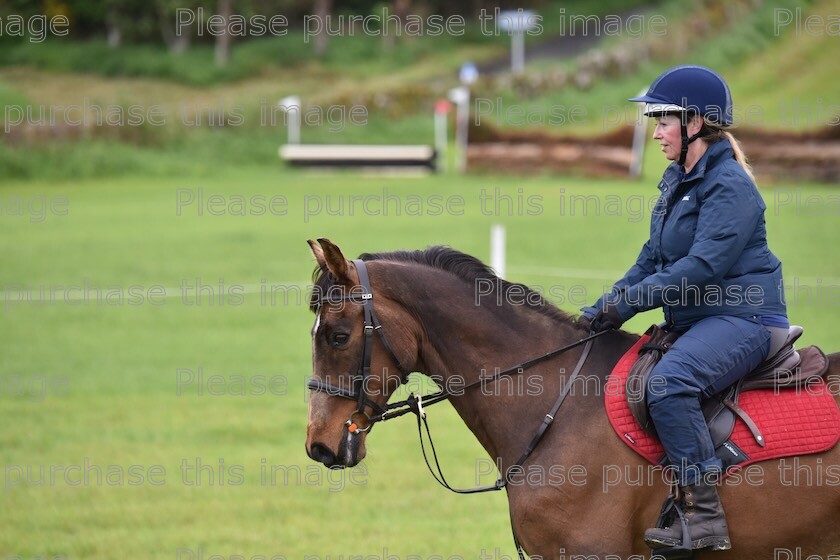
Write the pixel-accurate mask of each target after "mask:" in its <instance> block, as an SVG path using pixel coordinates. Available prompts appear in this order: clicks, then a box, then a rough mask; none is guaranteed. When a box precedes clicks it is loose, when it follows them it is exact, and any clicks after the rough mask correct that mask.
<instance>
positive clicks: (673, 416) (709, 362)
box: [647, 316, 770, 486]
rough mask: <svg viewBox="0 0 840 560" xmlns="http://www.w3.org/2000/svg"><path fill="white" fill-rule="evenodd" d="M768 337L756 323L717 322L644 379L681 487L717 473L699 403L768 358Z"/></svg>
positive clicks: (703, 326) (703, 324)
mask: <svg viewBox="0 0 840 560" xmlns="http://www.w3.org/2000/svg"><path fill="white" fill-rule="evenodd" d="M769 348H770V332H769V331H768V330H767V328H766V327H764V325H762V324H761V323H760V322H759V320H758V318H757V317H750V318H742V317H728V316H715V317H707V318H705V319H702V320H700V321H698V322H697V323H695V324H694V325H692V326H691V328H689V329H688V330H687V331H686V332H685V333H683V335H682V336H680V337H679V338H678V339H677V341H676V342H675V343H674V345H673V346H672V347H671V348H670V349H669V350H668V352H666V353H665V355H664V356H663V357H662V360H660V362H659V363H658V364H657V365H656V367H654V368H653V371H652V372H651V374H650V377H649V379H648V386H647V400H648V405H649V409H650V416H651V419H652V420H653V423H654V426H656V431H657V433H658V434H659V439H660V440H661V441H662V445H663V447H664V448H665V453H666V454H667V455H668V459H669V460H670V462H671V465H672V468H674V469H675V471H676V474H677V477H678V482H679V484H680V485H682V486H686V485H691V484H696V483H697V482H698V480H699V478H700V476H701V475H703V474H706V473H711V472H719V471H720V470H721V469H722V463H721V462H720V460H719V459H718V458H717V457H715V450H714V446H713V444H712V438H711V436H710V435H709V429H708V428H707V426H706V422H705V419H704V418H703V413H702V411H701V410H700V400H701V399H703V398H705V397H708V396H711V395H714V394H715V393H717V392H719V391H721V390H723V389H725V388H726V387H728V386H729V385H732V384H733V383H735V382H736V381H738V380H739V379H740V378H742V377H744V376H745V375H747V374H748V373H749V372H750V371H752V370H753V369H754V368H755V367H756V366H757V365H758V364H760V363H761V362H762V361H763V360H764V359H765V358H766V357H767V352H768V349H769Z"/></svg>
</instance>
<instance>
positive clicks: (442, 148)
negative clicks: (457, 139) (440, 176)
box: [435, 111, 447, 172]
mask: <svg viewBox="0 0 840 560" xmlns="http://www.w3.org/2000/svg"><path fill="white" fill-rule="evenodd" d="M446 121H447V115H446V113H442V112H440V111H435V151H436V152H437V170H438V171H439V172H444V171H446V157H447V156H446V144H447V142H446V136H447V135H446Z"/></svg>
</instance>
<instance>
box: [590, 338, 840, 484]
mask: <svg viewBox="0 0 840 560" xmlns="http://www.w3.org/2000/svg"><path fill="white" fill-rule="evenodd" d="M648 338H649V337H648V336H647V335H645V336H642V337H641V338H640V339H639V341H638V342H636V344H634V345H633V347H632V348H630V350H628V351H627V353H626V354H624V356H622V357H621V359H620V360H619V361H618V363H617V364H616V365H615V368H613V371H612V373H611V374H610V379H609V382H608V383H607V386H608V387H610V390H609V391H605V396H604V404H605V405H606V408H607V416H608V417H609V419H610V423H611V424H612V426H613V428H614V429H615V431H616V433H617V434H618V435H619V437H620V438H621V439H622V441H624V443H626V444H627V445H629V446H630V448H631V449H632V450H633V451H635V452H636V453H638V454H639V455H641V456H642V457H644V458H645V459H647V460H648V461H650V462H651V463H654V464H656V463H659V462H660V460H662V458H663V457H664V455H665V451H664V449H663V448H662V444H661V443H659V439H658V438H656V437H655V436H652V435H650V434H648V433H647V432H645V431H644V430H643V429H642V428H641V426H639V424H638V422H636V419H635V418H633V415H632V414H631V413H630V407H629V406H628V405H627V399H626V394H625V385H626V381H627V375H628V373H629V372H630V368H631V367H632V366H633V363H634V362H635V361H636V358H637V357H638V352H639V348H640V347H641V346H642V344H644V343H645V342H646V341H647V340H648ZM738 404H739V406H740V407H741V408H742V409H744V411H746V413H747V414H748V415H749V416H750V417H751V418H752V419H753V421H754V422H755V423H756V425H757V426H758V428H759V430H761V433H762V434H763V435H764V439H765V447H761V446H759V445H758V444H757V443H756V441H755V439H754V438H753V436H752V434H751V433H750V431H749V429H748V428H747V426H746V424H744V422H743V421H741V419H740V418H737V419H736V420H735V430H734V431H733V432H732V436H731V437H730V440H731V441H732V442H733V443H735V444H736V445H737V446H738V447H739V448H741V450H742V451H743V452H744V453H745V454H746V455H747V456H748V457H749V459H748V460H746V461H743V462H741V463H739V464H738V465H736V466H734V467H732V468H731V469H730V472H731V471H732V470H733V469H737V468H740V467H744V466H746V465H749V464H751V463H756V462H758V461H764V460H767V459H777V458H780V457H790V456H792V455H806V454H809V453H820V452H822V451H827V450H829V449H831V448H832V447H834V445H835V444H836V443H837V442H838V440H840V408H838V406H837V403H836V402H835V400H834V396H833V395H832V394H831V392H830V390H829V388H828V386H827V385H826V384H825V382H824V381H823V382H822V383H820V384H814V385H812V386H809V387H808V389H807V390H806V389H798V390H797V389H785V390H780V391H775V390H773V389H759V390H754V391H747V392H746V393H741V396H740V398H739V400H738Z"/></svg>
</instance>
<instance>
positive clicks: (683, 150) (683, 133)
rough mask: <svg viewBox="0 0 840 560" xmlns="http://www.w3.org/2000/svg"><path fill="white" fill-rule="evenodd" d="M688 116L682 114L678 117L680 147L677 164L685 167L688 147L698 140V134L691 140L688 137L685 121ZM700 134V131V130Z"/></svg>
mask: <svg viewBox="0 0 840 560" xmlns="http://www.w3.org/2000/svg"><path fill="white" fill-rule="evenodd" d="M688 118H689V114H688V113H683V114H682V115H680V139H681V147H680V160H679V161H678V162H677V163H679V164H680V165H685V157H686V156H687V155H688V145H689V144H691V143H692V142H694V141H695V140H697V139H698V138H700V132H698V133H697V134H695V135H693V136H692V137H691V138H689V137H688V125H687V123H686V121H688ZM701 132H702V129H701Z"/></svg>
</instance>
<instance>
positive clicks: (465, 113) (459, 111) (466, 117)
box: [455, 87, 470, 173]
mask: <svg viewBox="0 0 840 560" xmlns="http://www.w3.org/2000/svg"><path fill="white" fill-rule="evenodd" d="M464 91H465V93H466V95H465V96H464V98H463V101H462V102H461V103H458V105H457V108H456V109H455V117H456V120H457V123H456V127H457V128H456V131H455V132H456V134H455V139H456V143H457V144H458V171H459V172H461V173H463V172H465V171H466V170H467V146H468V145H469V140H468V139H467V135H468V134H469V130H470V90H469V88H466V87H465V88H464Z"/></svg>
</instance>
